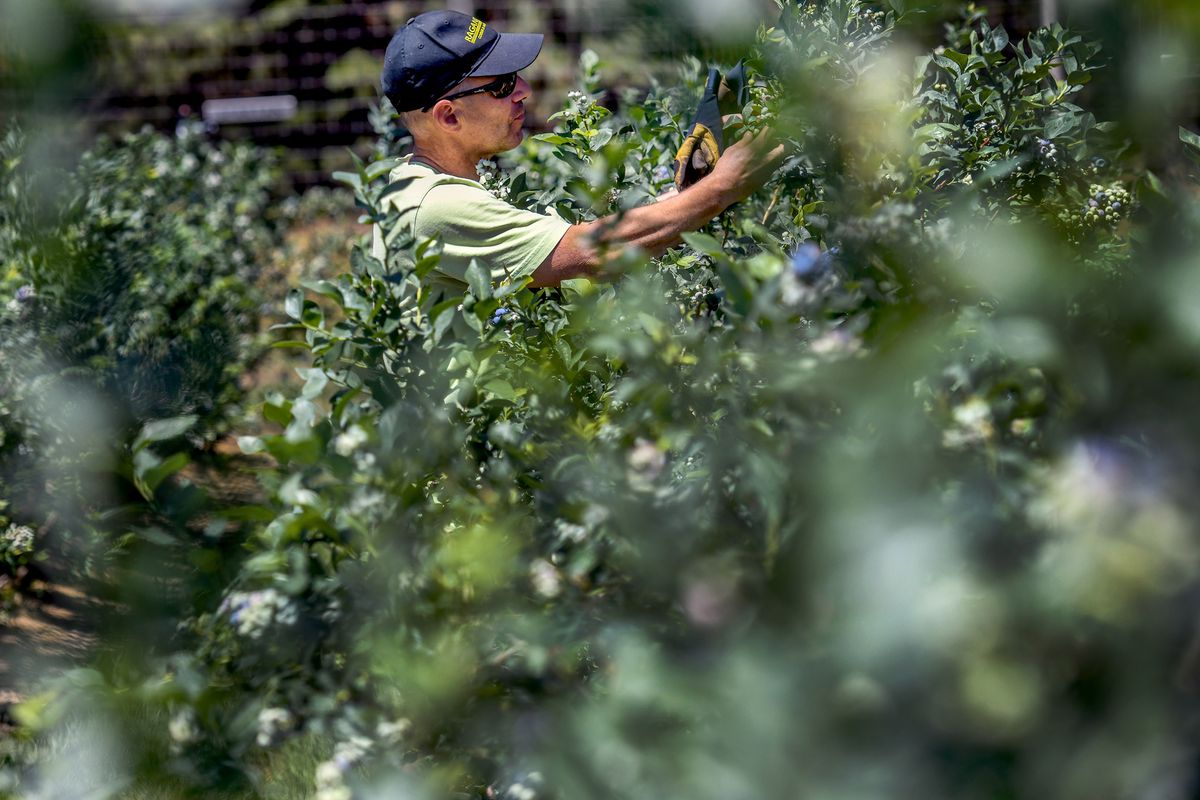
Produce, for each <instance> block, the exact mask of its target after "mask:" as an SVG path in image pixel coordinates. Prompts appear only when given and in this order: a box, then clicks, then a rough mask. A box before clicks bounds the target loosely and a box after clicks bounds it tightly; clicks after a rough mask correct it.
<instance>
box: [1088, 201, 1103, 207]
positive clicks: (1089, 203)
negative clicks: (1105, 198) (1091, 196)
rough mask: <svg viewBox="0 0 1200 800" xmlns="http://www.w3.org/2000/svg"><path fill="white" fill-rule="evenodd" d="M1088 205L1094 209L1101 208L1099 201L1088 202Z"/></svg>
mask: <svg viewBox="0 0 1200 800" xmlns="http://www.w3.org/2000/svg"><path fill="white" fill-rule="evenodd" d="M1088 205H1089V206H1091V207H1092V208H1097V207H1099V205H1100V203H1099V201H1097V200H1088Z"/></svg>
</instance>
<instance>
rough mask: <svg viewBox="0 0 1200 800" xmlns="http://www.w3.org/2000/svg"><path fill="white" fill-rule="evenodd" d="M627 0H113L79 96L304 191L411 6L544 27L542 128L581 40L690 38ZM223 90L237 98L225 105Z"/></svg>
mask: <svg viewBox="0 0 1200 800" xmlns="http://www.w3.org/2000/svg"><path fill="white" fill-rule="evenodd" d="M636 1H637V0H627V4H626V5H622V4H620V3H618V4H615V5H614V4H603V5H601V6H599V7H598V6H596V5H594V4H591V5H589V4H585V3H582V2H580V0H523V2H520V3H515V2H509V1H507V0H481V2H479V3H478V4H477V5H472V4H470V3H469V2H464V1H463V0H451V2H449V3H427V2H420V1H418V2H402V1H400V0H386V1H385V2H367V1H366V0H355V1H354V2H344V3H315V2H280V1H279V0H253V2H250V3H249V4H235V5H233V6H228V5H227V6H225V7H224V8H223V9H221V10H219V11H218V10H210V11H208V12H206V13H205V14H204V15H201V16H198V15H197V13H196V12H195V11H194V10H187V12H186V13H184V12H182V11H175V12H173V13H164V12H159V13H150V12H146V11H142V12H124V13H120V12H116V11H111V10H110V11H108V12H105V13H102V14H101V15H100V17H99V18H98V20H97V23H98V26H97V30H98V31H99V32H100V34H99V35H98V36H97V38H96V41H95V42H94V43H93V45H92V47H93V49H94V51H95V52H94V53H93V55H94V58H95V62H96V63H97V64H98V65H99V68H98V70H97V71H96V74H95V75H94V76H93V79H92V80H90V81H89V82H88V83H89V84H90V87H91V88H90V89H89V90H88V91H87V92H86V96H83V97H80V98H79V102H78V104H77V107H78V108H79V109H80V110H83V111H84V112H85V115H86V118H87V120H88V121H89V124H90V125H92V126H94V128H95V129H96V130H98V131H103V132H109V133H116V132H121V131H128V130H137V129H139V128H141V127H143V126H147V125H149V126H152V127H154V128H157V129H160V130H170V129H171V128H173V127H174V126H176V125H177V124H178V123H179V122H180V121H182V120H186V119H191V118H195V119H202V120H203V121H204V122H205V124H206V126H207V127H208V129H209V131H210V134H211V135H213V136H215V137H220V138H223V139H231V140H252V141H254V142H256V143H258V144H261V145H264V146H267V147H279V148H281V149H282V152H283V153H284V164H285V170H286V173H287V174H288V175H289V177H290V180H291V183H292V184H293V186H294V187H295V188H296V189H303V188H305V187H307V186H311V185H317V184H322V183H328V182H329V180H330V178H329V176H330V173H331V172H332V171H334V170H336V169H343V168H345V167H347V166H348V165H349V163H350V156H349V151H350V150H351V149H357V150H360V151H365V150H366V149H369V146H370V141H371V139H372V129H371V124H370V117H369V115H370V111H371V108H372V107H373V106H374V105H375V104H377V103H378V100H379V97H378V90H377V89H376V85H377V78H378V72H379V67H380V64H381V63H382V57H383V52H384V49H385V48H386V46H387V42H388V40H389V38H390V37H391V35H392V33H393V32H394V30H395V29H396V28H397V27H398V26H399V25H401V24H403V22H404V20H406V19H408V18H409V17H411V16H413V15H415V14H418V13H420V12H422V11H425V10H428V9H430V8H434V7H437V8H445V7H449V8H453V9H455V10H459V11H463V12H467V13H473V14H476V15H478V16H480V17H481V18H482V19H484V20H485V21H488V22H493V23H495V24H496V25H497V26H498V27H500V28H501V29H520V30H541V31H543V32H544V33H545V34H546V37H547V43H546V47H545V49H544V50H543V54H542V57H541V58H539V60H538V62H537V63H536V64H535V65H534V67H533V68H531V69H530V70H529V71H528V74H527V77H528V78H529V79H530V82H531V84H532V85H533V88H534V91H535V101H534V103H533V108H532V113H531V114H530V115H529V119H530V125H531V126H532V127H534V128H538V127H541V126H544V125H545V120H546V117H547V116H549V114H550V113H552V112H553V111H554V110H556V109H557V107H558V104H559V102H560V101H561V97H562V95H563V94H564V93H565V91H566V90H567V89H568V88H570V86H571V84H572V81H573V80H574V78H575V74H576V64H577V61H578V57H579V54H580V52H581V51H582V50H583V49H585V48H588V47H592V48H594V49H596V50H597V51H598V52H600V54H601V56H602V58H604V59H605V60H606V61H607V62H608V63H609V65H610V72H609V74H608V76H607V77H611V76H613V75H615V76H616V79H617V81H618V82H620V81H621V74H622V73H625V74H626V75H628V80H629V81H634V82H636V81H638V80H639V79H640V80H644V76H645V74H646V72H647V70H648V69H649V68H651V67H652V64H653V62H654V60H655V58H656V57H672V56H677V55H678V54H679V52H678V51H679V49H680V48H682V47H687V46H690V45H692V44H694V41H693V40H689V39H688V37H687V36H685V35H684V36H681V35H680V33H679V31H678V30H676V29H675V28H674V26H672V25H670V24H663V25H646V24H645V19H646V13H645V12H646V9H645V8H641V7H637V8H635V6H634V5H630V4H628V3H630V2H632V3H636ZM987 7H988V9H989V13H990V15H991V17H992V18H993V21H994V22H996V23H1002V24H1004V25H1005V26H1006V27H1007V28H1009V29H1010V31H1011V32H1013V33H1023V32H1026V31H1028V30H1030V29H1032V28H1033V27H1036V26H1037V25H1038V24H1039V23H1040V22H1041V21H1042V20H1043V19H1045V18H1046V17H1047V15H1048V14H1053V13H1055V11H1054V4H1053V2H1052V0H1041V1H1040V2H1039V0H994V2H991V3H989V4H987ZM623 8H624V9H626V11H624V12H622V9H623ZM653 11H655V13H656V14H657V15H659V17H660V18H661V19H662V20H664V23H668V22H669V20H670V13H669V9H667V8H666V7H664V6H661V4H659V5H658V6H656V8H655V9H653ZM636 20H642V22H641V27H640V29H639V28H638V23H637V22H636ZM2 74H3V64H0V75H2ZM639 76H640V77H639ZM2 84H3V82H2V81H0V88H2ZM24 99H25V98H22V97H21V96H20V95H19V94H18V93H16V92H14V91H13V90H11V89H4V91H3V93H0V118H3V117H4V116H7V114H6V113H5V106H6V105H7V106H9V107H10V108H12V107H14V106H20V104H21V103H22V101H23V100H24ZM231 100H232V101H239V100H240V101H242V102H241V104H240V105H238V104H234V107H233V108H232V109H231V108H229V106H230V104H229V103H228V102H227V101H231ZM222 106H224V107H223V108H222Z"/></svg>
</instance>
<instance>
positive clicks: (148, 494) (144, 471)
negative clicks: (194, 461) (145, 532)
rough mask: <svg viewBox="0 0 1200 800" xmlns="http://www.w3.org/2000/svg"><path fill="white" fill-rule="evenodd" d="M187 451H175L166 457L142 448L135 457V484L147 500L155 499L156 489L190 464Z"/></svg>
mask: <svg viewBox="0 0 1200 800" xmlns="http://www.w3.org/2000/svg"><path fill="white" fill-rule="evenodd" d="M189 461H190V459H189V458H188V454H187V453H175V454H174V455H172V456H169V457H168V458H165V459H160V458H159V457H158V456H156V455H154V454H153V453H151V452H150V451H149V450H142V451H141V452H139V453H138V454H137V455H136V456H134V459H133V484H134V486H136V487H137V490H138V491H139V492H141V495H142V497H144V498H146V499H147V500H153V499H154V491H155V490H156V489H157V488H158V487H159V484H161V483H162V482H163V481H164V480H165V479H167V478H168V477H170V476H171V475H174V474H175V473H176V472H178V471H179V470H181V469H183V468H184V467H186V466H187V465H188V462H189Z"/></svg>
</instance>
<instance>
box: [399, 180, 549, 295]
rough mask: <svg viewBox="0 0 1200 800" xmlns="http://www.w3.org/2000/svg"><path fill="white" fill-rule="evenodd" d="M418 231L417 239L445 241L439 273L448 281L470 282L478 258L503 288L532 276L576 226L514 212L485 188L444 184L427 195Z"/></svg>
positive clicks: (516, 210)
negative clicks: (504, 283)
mask: <svg viewBox="0 0 1200 800" xmlns="http://www.w3.org/2000/svg"><path fill="white" fill-rule="evenodd" d="M415 227H416V230H417V234H418V238H422V239H423V238H427V237H433V238H436V239H438V240H440V241H441V243H442V247H443V249H442V259H441V262H440V264H439V266H438V271H439V272H441V273H443V275H445V276H446V277H447V278H451V279H453V280H458V281H463V282H466V271H467V268H468V267H469V266H470V265H471V259H473V258H474V259H479V261H480V263H482V264H483V265H484V266H486V267H487V268H488V269H489V270H490V272H491V275H492V282H493V283H498V282H500V281H505V280H508V281H513V280H522V279H524V278H527V277H529V276H530V275H532V274H533V271H534V270H536V269H537V268H538V266H539V265H540V264H541V263H542V262H543V261H545V260H546V257H547V256H548V255H550V253H551V252H552V251H553V250H554V248H555V247H556V246H557V245H558V243H559V241H560V240H561V239H562V237H563V235H564V234H565V233H566V232H567V229H568V228H570V227H571V225H570V223H569V222H567V221H566V220H564V219H562V218H561V217H557V216H552V215H545V214H536V213H534V212H532V211H525V210H522V209H519V208H516V207H515V206H511V205H509V204H508V203H506V202H504V201H503V200H501V199H499V198H498V197H496V196H495V195H493V194H491V193H490V192H488V191H487V190H486V189H483V188H482V187H477V186H471V185H468V184H460V183H443V184H439V185H437V186H434V187H433V188H432V189H430V190H429V191H428V192H427V193H426V194H425V198H424V200H423V201H422V202H421V205H420V208H419V209H418V211H417V217H416V221H415Z"/></svg>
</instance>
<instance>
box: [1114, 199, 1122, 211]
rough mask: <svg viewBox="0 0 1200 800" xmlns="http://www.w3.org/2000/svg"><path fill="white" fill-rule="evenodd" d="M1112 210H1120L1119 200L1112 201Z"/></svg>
mask: <svg viewBox="0 0 1200 800" xmlns="http://www.w3.org/2000/svg"><path fill="white" fill-rule="evenodd" d="M1112 210H1113V211H1120V210H1121V203H1120V201H1117V202H1115V203H1113V204H1112Z"/></svg>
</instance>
